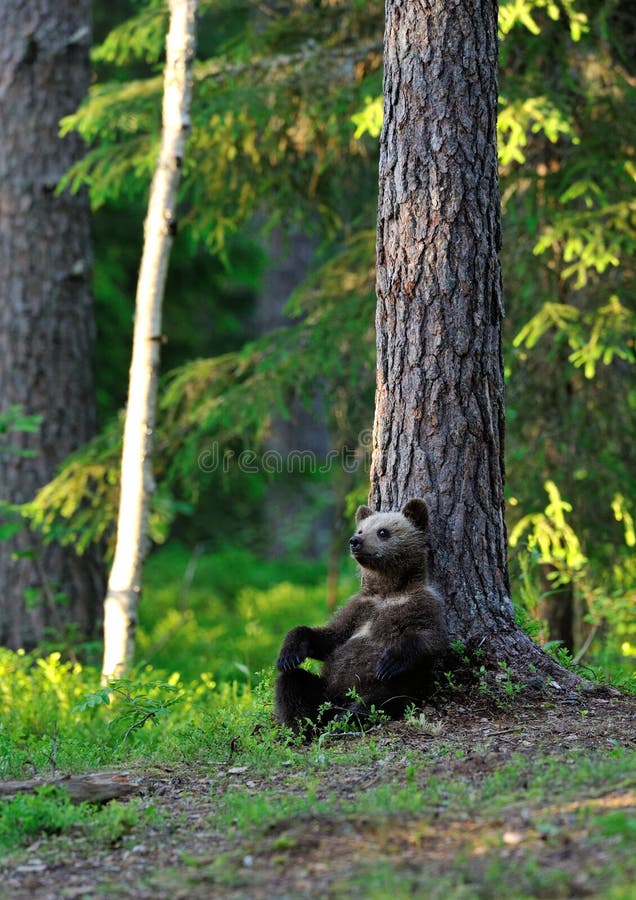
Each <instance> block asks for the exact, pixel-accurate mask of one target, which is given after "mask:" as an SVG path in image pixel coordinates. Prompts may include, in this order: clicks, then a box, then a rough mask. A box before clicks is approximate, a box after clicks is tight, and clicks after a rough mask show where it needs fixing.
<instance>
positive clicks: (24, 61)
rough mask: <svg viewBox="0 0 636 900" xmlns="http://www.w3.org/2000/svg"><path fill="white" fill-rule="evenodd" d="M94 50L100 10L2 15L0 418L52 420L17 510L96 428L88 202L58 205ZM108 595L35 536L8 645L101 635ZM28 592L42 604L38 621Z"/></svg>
mask: <svg viewBox="0 0 636 900" xmlns="http://www.w3.org/2000/svg"><path fill="white" fill-rule="evenodd" d="M90 41H91V33H90V2H89V0H28V2H25V0H3V2H2V3H0V59H2V68H1V70H0V405H1V408H2V409H6V408H7V407H10V406H12V405H21V406H22V407H23V411H24V412H25V413H27V414H39V415H41V416H42V427H41V431H40V433H39V434H38V435H29V436H28V439H27V438H26V436H25V435H22V436H21V437H22V441H21V444H22V447H25V448H26V447H28V448H29V449H30V450H32V451H34V452H35V455H34V456H33V457H31V458H27V457H18V456H16V455H6V456H0V496H2V498H3V499H4V500H7V501H9V502H12V503H22V502H25V501H28V500H30V499H32V497H33V496H34V494H35V493H36V491H37V490H38V489H39V488H40V487H42V485H44V484H46V483H47V482H48V481H50V480H51V478H52V477H53V475H54V473H55V470H56V469H57V467H58V465H59V464H60V462H61V461H62V460H63V459H64V458H65V457H66V456H68V454H69V453H71V452H72V451H73V450H76V449H77V447H78V446H80V445H81V444H83V443H84V442H86V441H87V440H88V439H89V438H90V437H92V435H93V434H94V433H95V428H96V413H95V397H94V389H93V375H92V352H93V338H94V319H93V306H92V294H91V247H90V226H89V208H88V198H87V196H86V195H85V194H84V193H80V194H76V195H75V196H72V195H70V194H69V193H67V192H65V193H63V194H60V195H57V194H56V193H55V188H56V185H57V183H58V181H59V179H60V178H61V176H62V175H63V174H64V173H65V172H66V170H67V169H68V168H69V166H70V165H71V164H72V163H74V162H75V161H76V160H77V159H78V158H79V157H80V156H81V154H82V152H83V150H82V145H81V142H80V140H79V139H78V138H77V137H76V136H73V135H70V136H68V137H65V138H64V139H63V140H62V139H60V138H59V136H58V133H59V122H60V119H61V118H62V117H63V116H65V115H68V114H70V113H72V112H74V111H75V110H76V109H77V107H78V106H79V104H80V102H81V100H82V99H83V98H84V96H85V94H86V91H87V90H88V86H89V82H90V63H89V48H90ZM16 442H17V440H16V441H14V443H16ZM25 552H28V553H29V554H30V556H25V555H24V554H25ZM20 554H22V555H20ZM103 584H104V582H103V572H102V566H101V563H100V562H99V561H98V560H97V558H96V557H95V556H93V555H92V554H90V553H87V554H86V555H85V556H84V557H78V556H77V555H76V554H75V552H74V551H73V550H72V548H62V547H59V546H56V545H52V546H48V547H43V546H41V544H40V542H39V541H38V539H37V538H36V536H35V535H29V534H27V533H26V531H25V532H24V533H22V534H21V535H20V536H18V537H16V538H15V539H13V540H11V541H4V542H1V543H0V643H2V644H6V645H8V646H9V647H13V648H18V647H25V648H31V647H33V646H34V645H35V644H36V643H37V642H38V641H39V640H41V639H42V638H43V637H44V636H45V633H47V632H48V631H49V629H54V630H56V631H59V630H60V629H61V628H63V627H64V626H67V625H71V624H73V625H74V626H75V627H76V628H77V629H78V632H79V636H80V637H82V636H89V635H91V633H92V632H93V631H94V629H95V626H96V624H97V622H98V619H99V613H100V611H101V608H100V599H101V596H102V593H103ZM27 589H30V590H31V591H32V592H33V594H34V595H36V596H37V595H39V598H38V600H39V602H37V604H36V605H31V604H29V608H28V609H27V608H26V607H25V602H24V596H25V591H26V590H27ZM60 594H63V595H66V597H67V598H68V602H67V603H65V604H60V603H59V602H58V600H57V598H56V595H57V596H59V595H60Z"/></svg>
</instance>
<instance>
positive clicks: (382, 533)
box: [378, 528, 391, 541]
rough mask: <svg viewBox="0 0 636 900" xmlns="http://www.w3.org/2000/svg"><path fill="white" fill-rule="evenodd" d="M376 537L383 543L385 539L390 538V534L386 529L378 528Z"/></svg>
mask: <svg viewBox="0 0 636 900" xmlns="http://www.w3.org/2000/svg"><path fill="white" fill-rule="evenodd" d="M378 537H379V538H382V540H383V541H386V539H387V538H390V537H391V533H390V532H389V530H388V529H387V528H380V529H379V531H378Z"/></svg>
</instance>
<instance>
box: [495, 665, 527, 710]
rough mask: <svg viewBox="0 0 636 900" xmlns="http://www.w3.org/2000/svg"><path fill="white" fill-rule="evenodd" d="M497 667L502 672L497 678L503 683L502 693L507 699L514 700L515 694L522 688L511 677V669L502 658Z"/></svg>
mask: <svg viewBox="0 0 636 900" xmlns="http://www.w3.org/2000/svg"><path fill="white" fill-rule="evenodd" d="M499 668H500V669H501V671H502V673H503V677H502V676H501V675H500V676H499V679H500V680H501V682H502V684H503V689H504V693H505V694H506V697H507V698H508V699H509V700H514V698H515V697H516V696H517V694H518V693H519V692H520V691H521V690H522V685H520V684H519V682H517V681H515V680H514V679H513V676H512V670H511V668H510V666H509V665H508V663H507V662H506V661H505V660H502V661H501V662H500V663H499Z"/></svg>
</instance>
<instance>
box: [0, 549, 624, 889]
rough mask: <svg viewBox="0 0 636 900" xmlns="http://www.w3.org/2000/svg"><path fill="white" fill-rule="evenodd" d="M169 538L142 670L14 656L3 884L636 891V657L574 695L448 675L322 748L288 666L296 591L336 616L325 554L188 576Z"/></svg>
mask: <svg viewBox="0 0 636 900" xmlns="http://www.w3.org/2000/svg"><path fill="white" fill-rule="evenodd" d="M166 549H167V550H168V551H169V552H168V553H167V554H166V557H165V559H164V560H159V561H158V564H157V566H156V568H155V570H154V571H153V568H152V566H151V567H150V569H149V572H150V574H149V581H148V586H147V591H146V603H150V601H152V607H150V606H146V607H145V611H144V607H142V622H141V637H140V642H139V644H140V663H139V665H138V667H137V669H136V671H135V673H134V674H133V675H132V676H131V677H130V678H129V679H127V680H121V681H119V682H116V683H114V684H112V685H111V686H110V687H109V688H108V689H104V688H102V687H100V684H99V673H98V670H97V667H96V666H91V665H90V664H82V663H80V662H79V660H78V659H76V658H74V656H73V654H72V653H66V654H63V653H61V652H60V651H59V650H58V651H54V652H48V653H46V652H45V650H44V648H43V652H42V653H41V654H30V655H29V654H24V653H12V652H10V651H6V650H3V651H0V673H1V678H0V705H1V706H2V719H1V721H0V778H1V779H2V780H1V781H0V797H1V798H2V799H1V800H0V857H1V861H0V878H1V880H2V884H3V896H7V897H15V898H21V897H26V896H27V895H29V896H35V897H42V898H44V897H47V898H48V897H51V898H54V897H98V896H109V897H110V896H112V897H115V896H123V897H131V898H137V897H140V898H141V897H184V898H185V897H261V896H262V897H266V896H272V895H274V896H285V897H296V896H364V897H385V896H387V894H389V893H391V894H393V895H394V896H397V897H402V896H404V897H406V896H426V897H440V898H441V897H493V896H495V897H515V898H516V897H526V896H527V897H534V896H546V897H548V896H549V897H553V896H554V897H560V896H563V897H570V896H603V897H612V898H623V897H625V898H627V897H629V896H631V894H630V891H631V890H632V885H633V882H634V877H635V876H636V871H635V866H634V859H635V858H636V854H634V844H635V843H636V829H635V828H634V822H635V821H636V819H635V813H636V777H635V772H636V741H635V735H634V727H633V723H634V714H635V713H636V698H634V696H633V695H632V694H631V693H630V687H632V688H633V682H634V677H633V674H630V672H629V669H628V668H627V667H623V668H618V667H614V668H613V669H611V668H609V667H607V666H606V667H605V668H604V669H601V668H599V667H598V666H597V667H596V668H594V667H593V666H588V667H586V668H581V667H579V672H580V673H581V674H583V675H584V677H585V678H586V679H587V680H586V681H585V682H583V683H582V685H581V689H580V690H578V691H572V690H570V689H569V688H565V687H563V686H560V685H559V684H558V683H557V682H554V683H553V684H551V685H549V686H546V687H545V689H542V690H536V689H535V688H534V687H533V686H532V685H526V684H518V683H516V682H515V679H514V676H513V675H512V673H510V672H509V671H506V668H505V667H504V666H502V667H501V671H500V672H498V673H495V674H494V675H493V674H492V673H491V674H490V675H489V676H488V677H487V676H486V673H479V669H478V668H477V670H476V675H475V677H474V678H473V679H472V681H467V682H466V683H463V682H462V680H461V679H459V678H458V677H457V675H456V674H453V673H452V672H450V671H449V672H448V673H445V674H444V675H443V676H442V683H440V685H439V689H438V691H437V693H436V695H435V696H433V697H432V698H431V701H430V704H429V705H428V706H426V707H425V708H424V709H423V710H412V711H411V712H410V714H409V715H407V717H406V719H405V720H404V721H402V722H387V721H382V719H381V718H380V717H378V719H377V720H376V721H375V722H373V723H372V724H371V727H370V729H369V730H367V731H364V732H363V731H361V730H360V729H359V728H358V727H356V726H354V724H353V723H351V722H346V721H345V722H344V723H338V725H335V726H333V725H332V726H331V728H330V729H328V730H327V731H325V732H324V733H322V734H321V735H319V736H317V738H316V739H315V740H314V741H312V742H311V743H308V744H303V743H302V742H300V741H298V740H297V739H296V738H294V737H293V736H292V735H291V734H289V733H287V732H285V731H282V730H281V729H279V728H278V727H277V725H276V723H275V722H274V719H273V714H272V679H273V668H272V665H271V661H272V659H273V658H274V657H275V654H276V650H277V646H278V643H279V641H280V639H281V636H282V635H283V634H284V633H285V631H286V629H287V628H288V627H289V626H290V625H292V624H296V623H297V619H298V616H299V609H301V608H302V615H303V616H304V615H305V614H306V616H307V620H308V621H309V622H310V623H312V622H313V621H321V619H324V617H325V611H324V608H323V607H324V599H323V587H322V585H321V582H320V575H319V567H318V566H312V565H311V564H300V563H299V564H298V565H297V567H296V568H294V567H293V566H291V565H289V566H287V567H283V566H282V565H281V564H280V563H272V564H263V565H261V566H252V567H250V565H249V564H248V560H247V559H246V558H243V559H242V560H238V558H237V559H235V560H234V566H232V567H229V566H228V560H227V558H226V559H224V560H219V559H215V558H213V557H210V558H203V557H202V559H201V564H200V569H198V571H197V574H196V576H195V577H193V579H192V582H191V584H190V585H189V586H188V587H187V591H186V590H183V589H182V590H181V592H180V588H179V585H178V584H176V583H174V582H173V583H172V584H170V583H169V579H166V577H165V576H166V569H168V568H172V569H173V570H175V559H176V557H175V555H174V554H175V553H176V552H178V551H175V550H174V548H173V549H172V550H170V548H166ZM239 564H240V565H239ZM268 565H269V568H268ZM237 567H238V568H237ZM232 571H234V572H236V571H240V572H241V581H242V588H241V590H240V591H238V592H236V591H234V589H233V586H232V581H233V577H232V575H231V572H232ZM283 572H284V574H285V575H286V576H287V577H288V579H289V580H288V581H285V580H281V575H282V574H283ZM349 587H350V585H349V584H348V582H347V579H346V577H345V583H344V584H343V585H342V588H343V591H344V592H346V591H347V590H348V589H349ZM181 588H183V586H181ZM175 596H176V597H181V602H180V605H179V604H176V605H175V604H174V597H175ZM171 599H172V602H171ZM204 610H206V611H207V613H206V614H207V616H208V618H207V619H205V618H204V616H203V611H204ZM87 652H88V656H89V657H90V648H88V651H87ZM455 652H456V654H457V655H459V656H461V648H459V647H456V648H455ZM144 653H145V654H146V657H145V659H144ZM248 653H249V655H248ZM560 655H561V660H562V661H565V662H567V656H566V655H565V654H564V653H562V652H561V654H560ZM171 659H172V661H173V662H174V663H175V665H174V666H172V667H170V666H169V665H167V663H168V662H169V661H170V660H171ZM625 662H627V660H626V661H625ZM178 665H179V666H180V667H181V668H180V669H178V668H177V666H178ZM460 668H461V667H460ZM601 682H604V683H601ZM617 686H618V687H619V688H620V690H618V689H617ZM87 785H88V788H87ZM96 785H97V787H96ZM104 786H105V788H106V794H105V795H104V794H102V793H100V791H101V790H102V788H104ZM78 787H79V788H80V789H81V790H80V794H79V795H77V793H76V791H77V789H78ZM25 788H27V789H28V790H25ZM87 790H88V793H86V791H87ZM109 790H110V797H113V798H114V799H110V800H108V801H107V802H105V797H107V796H109ZM82 791H84V793H83V794H82ZM82 797H88V798H89V800H91V801H94V802H86V801H85V802H78V800H81V798H82Z"/></svg>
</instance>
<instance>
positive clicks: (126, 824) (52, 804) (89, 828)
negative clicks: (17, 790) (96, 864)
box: [0, 786, 144, 851]
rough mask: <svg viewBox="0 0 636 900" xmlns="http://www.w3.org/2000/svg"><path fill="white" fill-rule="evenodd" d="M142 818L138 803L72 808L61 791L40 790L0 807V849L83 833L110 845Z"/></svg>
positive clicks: (51, 787)
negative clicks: (57, 836) (62, 835)
mask: <svg viewBox="0 0 636 900" xmlns="http://www.w3.org/2000/svg"><path fill="white" fill-rule="evenodd" d="M143 816H144V814H143V812H142V810H141V806H140V804H139V803H138V801H134V800H133V801H131V802H129V803H126V804H122V803H119V802H118V801H111V803H109V804H108V805H107V806H104V807H103V808H101V809H97V808H96V807H94V806H92V805H91V804H89V803H79V804H73V803H72V802H71V800H70V798H69V795H68V793H67V792H66V791H65V790H64V788H60V787H55V786H47V787H40V788H37V789H36V790H35V792H34V793H33V794H26V793H25V794H17V796H15V797H12V798H11V799H9V800H4V801H3V803H2V806H0V849H2V850H4V851H7V850H9V851H10V850H15V849H18V848H19V847H24V846H26V845H28V844H30V843H32V842H33V841H34V840H36V839H38V838H42V837H43V836H45V835H60V834H71V833H72V834H74V835H77V833H78V832H80V833H82V832H83V833H86V834H87V835H89V836H90V839H91V840H92V841H93V842H94V844H95V845H99V844H104V845H106V846H108V845H113V844H115V843H116V842H117V841H119V840H120V838H121V837H122V836H123V835H125V834H127V833H128V832H129V831H130V830H131V829H132V828H133V827H134V826H135V825H137V824H138V823H139V821H140V820H141V819H142V818H143Z"/></svg>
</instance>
